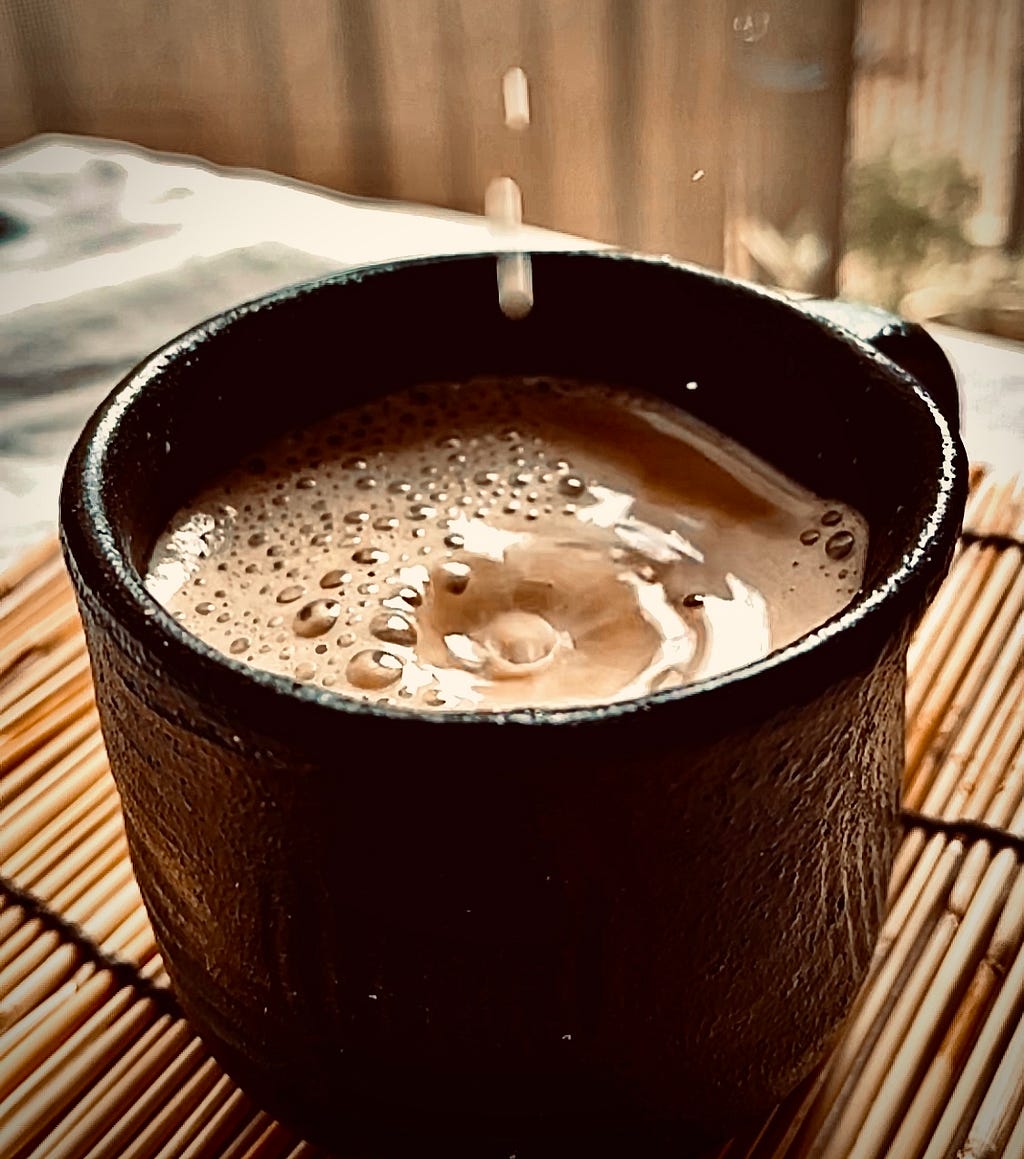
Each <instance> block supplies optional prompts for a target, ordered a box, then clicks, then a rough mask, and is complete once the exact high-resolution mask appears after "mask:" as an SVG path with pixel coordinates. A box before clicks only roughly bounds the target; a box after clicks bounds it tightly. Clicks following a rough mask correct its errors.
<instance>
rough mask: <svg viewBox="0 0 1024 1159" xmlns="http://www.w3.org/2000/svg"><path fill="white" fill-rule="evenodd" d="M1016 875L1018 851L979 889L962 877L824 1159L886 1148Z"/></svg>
mask: <svg viewBox="0 0 1024 1159" xmlns="http://www.w3.org/2000/svg"><path fill="white" fill-rule="evenodd" d="M975 848H979V846H975ZM972 852H973V850H972ZM969 856H970V855H968V857H969ZM1015 868H1016V860H1015V858H1014V854H1013V852H1012V850H1009V849H1005V850H1003V851H1002V852H1001V853H999V854H997V855H996V857H995V858H994V859H993V861H992V862H991V864H990V865H989V866H988V868H987V870H986V871H985V875H984V877H983V878H982V880H981V881H980V882H979V883H977V885H975V884H974V882H972V881H970V880H964V877H965V875H964V874H963V873H962V874H961V877H960V879H959V880H958V881H957V883H956V885H954V887H953V891H952V893H951V895H950V901H949V906H948V908H947V911H946V913H945V914H944V915H943V916H942V918H940V920H939V922H938V924H937V926H936V928H935V930H934V931H933V934H932V937H931V939H930V941H929V946H928V951H927V952H928V959H929V960H928V964H927V967H926V968H925V969H921V968H920V967H919V968H918V969H916V970H915V971H914V973H913V974H912V976H911V977H910V978H909V979H908V980H907V983H906V985H905V986H904V987H903V990H902V992H901V994H900V996H899V998H898V999H897V1002H896V1005H895V1006H894V1007H893V1013H892V1015H891V1017H890V1018H889V1020H888V1022H887V1024H886V1026H885V1028H884V1030H883V1032H882V1034H881V1035H880V1036H879V1040H878V1042H877V1043H876V1045H875V1048H874V1050H873V1051H872V1055H871V1057H870V1058H869V1059H868V1062H867V1065H866V1066H865V1068H864V1070H863V1072H862V1073H861V1075H860V1077H859V1079H858V1082H857V1085H856V1087H855V1088H854V1089H853V1091H852V1092H851V1095H850V1098H849V1100H848V1101H847V1103H846V1105H845V1106H844V1108H843V1110H842V1113H841V1115H840V1117H839V1119H838V1121H837V1123H836V1130H835V1133H834V1135H833V1136H832V1138H831V1139H830V1140H829V1144H828V1146H827V1147H826V1148H825V1151H824V1153H823V1159H866V1157H867V1156H872V1155H875V1154H877V1152H878V1151H879V1149H880V1148H881V1146H882V1145H883V1143H884V1142H885V1139H886V1137H887V1135H888V1133H889V1130H890V1127H891V1125H892V1123H893V1122H894V1121H895V1119H896V1116H897V1115H898V1114H899V1112H900V1110H901V1108H902V1106H903V1101H904V1099H905V1097H906V1087H907V1085H908V1083H909V1082H910V1080H911V1078H912V1076H914V1075H916V1074H918V1073H920V1067H921V1063H922V1058H923V1057H925V1056H926V1054H927V1051H928V1050H929V1049H931V1048H932V1047H933V1046H934V1039H935V1036H936V1028H937V1027H939V1026H941V1025H942V1023H941V1019H942V1016H943V1013H944V1011H945V1008H946V1007H947V1006H948V1005H949V1004H950V1002H951V1001H952V998H953V995H954V994H955V993H956V992H957V987H958V986H959V985H960V981H961V978H962V977H963V974H964V971H965V969H966V967H967V964H968V963H969V962H970V961H972V960H973V958H974V956H975V955H976V954H977V952H978V950H979V948H980V945H981V943H982V941H983V940H984V939H985V938H987V937H988V936H989V935H990V932H991V929H992V927H993V926H994V925H995V922H996V920H997V917H998V913H997V909H998V908H999V907H1001V906H1002V904H1003V902H1004V900H1005V898H1006V896H1007V894H1008V893H1009V889H1010V884H1011V881H1012V876H1013V873H1014V870H1015ZM965 869H966V862H965Z"/></svg>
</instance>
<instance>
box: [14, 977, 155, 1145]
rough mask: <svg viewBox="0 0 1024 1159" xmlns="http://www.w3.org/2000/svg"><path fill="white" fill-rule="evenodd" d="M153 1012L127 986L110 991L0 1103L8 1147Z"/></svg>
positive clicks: (61, 1104)
mask: <svg viewBox="0 0 1024 1159" xmlns="http://www.w3.org/2000/svg"><path fill="white" fill-rule="evenodd" d="M155 1017H156V1012H155V1007H154V1004H153V1000H152V999H151V998H139V997H138V996H137V995H136V994H135V992H134V991H133V990H132V988H131V987H129V986H123V987H121V988H120V989H118V990H116V991H115V992H114V993H113V994H112V995H111V996H110V998H109V999H108V1001H107V1002H106V1003H105V1004H104V1005H103V1006H102V1007H101V1008H100V1009H99V1010H97V1011H96V1013H95V1014H93V1016H92V1017H91V1018H90V1019H89V1020H88V1021H87V1022H86V1023H84V1024H83V1025H82V1026H81V1027H80V1028H79V1029H78V1030H77V1031H76V1032H75V1033H74V1034H73V1035H72V1036H71V1037H70V1038H68V1039H67V1041H66V1042H64V1043H63V1044H62V1045H61V1046H60V1047H58V1048H57V1049H56V1050H54V1051H53V1053H52V1054H50V1055H49V1057H48V1058H47V1059H46V1061H45V1062H44V1063H42V1064H41V1065H40V1066H38V1067H37V1068H36V1069H35V1071H34V1072H33V1073H32V1075H31V1076H30V1077H29V1078H28V1079H26V1080H25V1081H24V1082H23V1083H22V1084H21V1086H20V1087H19V1088H18V1089H17V1090H16V1091H15V1092H14V1093H13V1094H12V1095H11V1096H10V1097H9V1099H8V1100H7V1103H6V1105H0V1121H3V1122H4V1123H5V1124H6V1126H5V1128H0V1138H4V1135H3V1133H2V1132H3V1131H4V1130H6V1132H7V1136H6V1137H7V1139H8V1141H9V1143H10V1145H11V1149H12V1150H15V1149H17V1150H21V1149H23V1148H25V1147H27V1146H28V1145H29V1144H31V1143H32V1141H33V1140H34V1139H36V1138H37V1137H38V1136H39V1134H40V1133H41V1132H42V1131H44V1130H45V1129H46V1128H47V1127H48V1126H49V1125H50V1123H51V1122H52V1121H53V1120H54V1119H55V1118H56V1117H57V1115H59V1114H60V1112H61V1111H62V1110H63V1109H64V1108H65V1107H66V1106H67V1104H68V1103H70V1102H72V1101H73V1100H74V1098H75V1097H76V1096H77V1095H78V1093H79V1092H80V1091H81V1090H82V1089H83V1087H85V1086H86V1085H87V1084H88V1083H89V1082H90V1080H91V1079H93V1078H94V1077H95V1076H96V1074H97V1073H98V1072H99V1070H100V1069H101V1068H102V1067H104V1066H105V1065H107V1063H108V1061H109V1059H110V1058H111V1057H112V1056H115V1057H116V1054H117V1051H118V1050H119V1049H123V1048H125V1047H127V1046H130V1045H131V1043H132V1042H134V1041H135V1039H136V1038H138V1036H139V1035H140V1034H142V1032H143V1031H144V1030H145V1029H146V1027H147V1026H148V1025H149V1024H150V1023H151V1022H152V1021H153V1019H154V1018H155Z"/></svg>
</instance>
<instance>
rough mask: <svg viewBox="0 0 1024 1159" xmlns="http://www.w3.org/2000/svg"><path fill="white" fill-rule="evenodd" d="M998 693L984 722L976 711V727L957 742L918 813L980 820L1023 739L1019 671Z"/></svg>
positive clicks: (1022, 676) (1023, 685) (1023, 689)
mask: <svg viewBox="0 0 1024 1159" xmlns="http://www.w3.org/2000/svg"><path fill="white" fill-rule="evenodd" d="M998 692H999V693H1000V695H999V696H998V697H995V696H994V697H993V698H992V700H993V702H994V703H993V704H992V707H991V711H990V712H989V714H988V716H987V719H986V718H985V716H984V714H983V712H982V711H979V712H977V713H976V714H975V720H976V721H977V722H978V724H977V725H976V726H974V727H971V728H968V729H965V730H964V732H963V733H962V734H961V736H959V737H958V738H957V740H956V743H955V745H954V746H953V749H952V751H951V752H950V753H949V755H948V756H947V758H946V760H945V761H944V762H943V766H942V767H941V769H940V771H939V775H938V776H937V777H936V778H935V779H934V781H933V783H932V788H931V789H930V791H929V792H928V795H927V796H926V797H925V798H924V800H923V801H922V802H921V812H922V813H927V814H929V815H930V816H933V817H935V816H941V817H945V818H948V819H950V820H953V819H955V818H957V817H963V816H965V815H966V814H967V813H970V814H971V815H973V816H974V817H975V818H978V819H980V818H981V817H983V816H985V813H986V811H987V809H988V807H989V805H990V803H991V801H992V799H993V797H994V796H995V795H996V793H997V792H998V791H999V787H1000V783H1001V781H1002V780H1003V778H1004V776H1005V771H1006V768H1007V766H1008V764H1009V762H1010V760H1011V759H1012V756H1013V752H1014V750H1015V749H1016V748H1017V746H1018V745H1019V743H1020V738H1021V735H1022V734H1024V721H1022V720H1021V717H1020V711H1019V706H1020V703H1021V697H1022V694H1024V669H1022V670H1020V671H1019V672H1018V673H1017V675H1016V678H1012V677H1011V678H1009V679H1008V680H1006V681H1004V682H1003V686H1002V688H1000V689H999V690H998ZM985 707H986V709H987V708H988V706H985ZM1004 788H1005V787H1004Z"/></svg>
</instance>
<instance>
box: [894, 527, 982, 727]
mask: <svg viewBox="0 0 1024 1159" xmlns="http://www.w3.org/2000/svg"><path fill="white" fill-rule="evenodd" d="M996 559H997V553H996V551H994V550H993V549H992V548H987V547H982V546H980V545H977V544H970V545H968V546H967V547H966V548H964V549H963V550H962V551H960V552H959V553H958V554H957V556H956V558H955V559H954V561H953V566H952V568H951V569H950V572H951V574H950V575H949V576H948V577H947V580H946V582H945V583H944V584H943V585H942V587H941V588H940V589H939V591H938V594H937V595H936V598H935V600H934V602H933V603H932V606H931V607H930V608H929V609H928V611H927V612H926V613H925V616H924V618H923V619H922V621H921V625H920V627H919V628H918V630H917V632H916V633H915V634H914V636H913V637H912V639H911V641H910V645H909V646H908V648H907V717H908V719H909V720H910V721H911V722H912V721H913V720H914V717H915V716H916V715H917V709H918V707H919V706H920V703H921V700H922V699H923V697H924V696H926V695H927V693H928V691H929V690H930V688H931V685H932V683H933V681H934V679H935V675H936V673H938V672H940V671H941V670H942V668H943V666H944V665H945V662H946V658H947V656H948V655H949V651H950V648H951V647H952V645H953V643H954V641H955V640H956V635H957V633H956V625H957V624H961V623H963V621H964V619H965V617H966V616H967V615H969V613H970V610H971V608H972V607H973V606H974V604H975V602H976V601H977V598H978V593H979V592H980V591H981V590H982V588H983V587H984V586H985V584H986V583H987V582H988V577H989V576H990V575H991V573H992V569H993V568H994V567H995V564H996Z"/></svg>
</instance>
